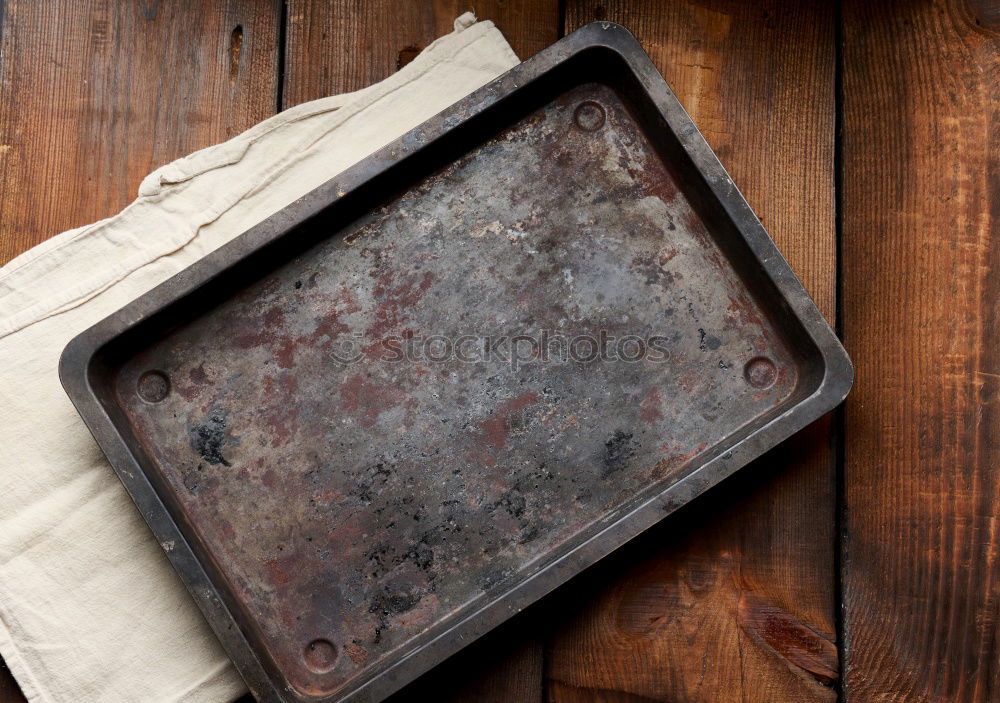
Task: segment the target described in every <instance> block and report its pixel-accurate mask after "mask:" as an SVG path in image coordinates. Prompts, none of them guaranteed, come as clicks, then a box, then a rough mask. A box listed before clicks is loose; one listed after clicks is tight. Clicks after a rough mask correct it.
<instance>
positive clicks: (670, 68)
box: [547, 0, 838, 703]
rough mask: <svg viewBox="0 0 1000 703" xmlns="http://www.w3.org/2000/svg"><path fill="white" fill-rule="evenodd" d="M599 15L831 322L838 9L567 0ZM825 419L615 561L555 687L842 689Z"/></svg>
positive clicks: (702, 697) (778, 693) (739, 695)
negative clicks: (709, 153)
mask: <svg viewBox="0 0 1000 703" xmlns="http://www.w3.org/2000/svg"><path fill="white" fill-rule="evenodd" d="M595 19H608V20H614V21H617V22H621V23H623V24H626V25H627V26H628V27H629V28H630V29H631V30H632V31H633V33H635V34H636V36H637V37H638V39H639V40H640V42H642V44H643V46H644V47H645V48H646V50H647V52H648V53H649V54H650V56H651V58H652V59H653V61H654V62H655V63H656V65H657V67H658V68H659V69H660V71H661V72H662V73H663V75H664V77H665V78H666V79H667V82H668V83H669V84H670V85H671V87H672V88H673V89H674V91H675V92H676V93H677V95H678V97H679V98H680V100H681V102H682V103H683V104H684V106H685V107H686V109H687V110H688V112H689V113H690V114H691V116H692V117H693V118H694V121H695V123H696V124H698V126H699V127H700V129H701V130H702V132H703V133H704V135H705V137H706V139H707V140H708V142H709V144H710V145H711V146H712V148H713V149H714V150H715V151H716V153H717V154H718V155H719V158H720V159H721V160H722V162H723V164H724V165H725V166H726V168H727V169H728V170H729V172H730V173H731V174H732V176H733V179H734V181H735V182H736V183H737V184H738V185H739V186H740V188H741V189H742V191H743V193H744V194H745V195H746V197H747V199H748V200H749V201H750V204H751V206H752V207H753V208H754V210H755V211H756V212H757V214H758V216H759V217H760V218H761V219H762V221H763V222H764V224H765V226H766V227H767V228H768V229H769V231H770V233H771V235H772V237H774V239H775V241H776V242H777V243H778V246H779V247H780V248H781V250H782V252H784V254H785V256H786V257H787V258H788V260H789V262H790V263H791V265H792V267H793V268H794V270H795V271H796V272H797V273H798V275H799V277H800V278H801V279H802V281H803V283H804V284H805V286H806V288H807V289H808V290H809V291H810V293H811V294H812V296H813V297H814V299H815V300H816V301H817V303H818V304H819V306H820V308H821V309H822V310H823V312H824V313H825V314H826V315H827V317H828V319H829V320H831V321H833V319H834V315H835V305H836V302H835V294H836V230H835V213H834V116H835V92H834V82H835V81H834V79H835V68H836V66H835V43H834V36H835V22H836V14H835V11H834V7H833V5H832V4H828V5H823V4H810V3H794V2H783V1H780V0H779V1H776V2H764V3H742V2H704V1H701V0H694V1H687V2H674V3H654V2H642V1H638V0H628V1H617V2H603V1H598V0H588V1H580V2H571V3H569V4H568V5H567V12H566V20H567V24H568V28H569V29H572V28H575V27H576V26H579V25H581V24H584V23H586V22H589V21H592V20H595ZM831 427H832V425H831V423H830V422H829V421H824V422H821V423H819V424H818V425H817V426H814V427H812V428H810V429H809V430H807V431H806V432H805V433H803V434H801V435H799V436H798V437H796V438H794V439H793V440H792V441H791V442H788V443H786V444H785V445H784V446H783V447H782V448H781V449H779V450H778V451H775V452H772V453H771V454H769V455H768V456H767V457H766V458H765V459H763V460H761V461H759V462H757V465H755V466H754V467H752V468H750V469H748V470H747V471H748V472H749V476H743V477H740V479H738V480H737V481H735V482H731V483H729V484H726V485H723V486H721V487H720V488H719V489H718V490H716V491H714V492H713V494H712V495H709V496H706V497H705V498H704V499H702V500H699V501H697V502H696V503H695V504H694V505H693V506H691V509H689V510H686V511H684V513H683V514H682V515H679V516H675V517H673V518H670V519H668V520H667V521H666V522H665V523H664V524H663V525H661V526H660V527H659V528H658V529H657V530H656V535H655V537H653V536H649V537H647V538H644V539H643V540H641V544H642V545H643V548H641V549H635V548H633V549H630V550H629V551H630V552H631V553H632V556H631V558H629V559H628V560H627V563H622V564H621V568H620V569H619V568H618V566H617V564H616V566H615V567H614V568H608V567H599V568H598V569H597V570H596V571H598V572H600V576H599V581H598V583H600V586H599V587H598V588H596V589H593V590H592V591H591V592H590V593H588V594H587V597H586V598H585V599H582V601H583V602H581V603H580V610H579V612H577V613H575V614H573V616H572V617H570V618H569V619H568V621H567V622H566V623H564V624H561V625H560V626H559V627H558V628H557V629H556V634H555V636H554V638H553V640H552V642H551V644H550V647H549V650H548V662H547V671H548V679H547V684H548V694H549V699H550V700H552V701H557V702H558V703H583V702H584V701H605V700H608V701H619V700H620V701H633V700H635V701H639V700H664V701H673V700H682V701H692V702H693V701H704V702H705V703H722V702H725V701H742V702H746V701H761V702H764V701H832V700H834V699H835V698H836V691H835V688H834V686H835V684H836V680H837V675H838V674H837V669H838V664H837V650H836V645H835V644H834V641H835V633H836V627H835V612H836V611H835V593H834V589H835V581H834V579H833V578H832V574H833V572H834V562H835V557H834V546H835V539H834V530H835V488H836V469H835V464H834V457H833V451H832V442H831V437H832V435H831V431H832V430H831ZM616 561H623V560H616ZM584 662H585V663H586V665H584Z"/></svg>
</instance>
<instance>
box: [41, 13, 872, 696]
mask: <svg viewBox="0 0 1000 703" xmlns="http://www.w3.org/2000/svg"><path fill="white" fill-rule="evenodd" d="M498 340H500V341H498ZM503 340H506V341H503ZM59 370H60V376H61V378H62V382H63V384H64V386H65V388H66V390H67V392H68V394H69V396H70V397H71V398H72V400H73V402H74V403H75V404H76V407H77V408H78V409H79V411H80V414H81V415H82V416H83V418H84V420H85V421H86V422H87V424H88V425H89V427H90V429H91V430H92V432H93V434H94V436H95V437H96V438H97V440H98V442H99V443H100V445H101V447H102V448H103V450H104V452H105V453H106V454H107V456H108V458H109V459H110V461H111V463H112V465H113V466H114V468H115V470H116V471H117V472H118V475H119V476H120V477H121V480H122V482H123V483H124V484H125V487H126V488H127V489H128V491H129V493H130V494H131V495H132V497H133V499H134V500H135V502H136V503H137V505H138V507H139V509H140V510H141V512H142V514H143V515H144V517H145V518H146V520H147V522H148V523H149V525H150V527H151V528H152V530H153V532H154V533H155V535H156V537H157V539H158V540H159V542H160V544H161V545H162V546H163V549H164V550H165V551H166V553H167V554H168V556H169V558H170V560H171V561H172V563H173V565H174V566H175V568H176V569H177V571H178V572H179V574H180V576H181V577H182V579H183V580H184V582H185V583H186V584H187V587H188V588H189V589H190V591H191V593H192V595H193V596H194V598H195V600H196V601H197V602H198V605H199V606H200V607H201V609H202V611H203V612H204V614H205V617H206V618H207V619H208V621H209V622H210V623H211V625H212V627H213V628H214V630H215V632H216V634H217V635H218V637H219V639H220V640H221V641H222V643H223V645H224V646H225V648H226V650H227V651H228V652H229V654H230V656H231V657H232V659H233V661H234V662H235V663H236V665H237V667H238V668H239V670H240V672H241V673H242V675H243V677H244V678H245V679H246V681H247V683H248V685H249V686H250V688H251V690H252V691H253V692H254V694H255V695H256V696H257V697H258V699H260V700H262V701H315V700H320V701H334V700H337V701H340V700H351V701H374V700H380V699H381V698H383V697H385V696H386V695H388V694H390V693H392V692H393V691H395V690H397V689H398V688H400V687H401V686H403V685H404V684H406V683H407V682H408V681H410V680H412V679H414V678H415V677H417V676H418V675H420V674H421V673H423V672H424V671H426V670H428V669H429V668H430V667H432V666H434V665H435V664H436V663H438V662H440V661H441V660H443V659H444V658H445V657H447V656H449V655H450V654H452V653H454V652H455V651H457V650H458V649H459V648H461V647H462V646H464V645H465V644H467V643H469V642H470V641H472V640H474V639H475V638H476V637H478V636H480V635H481V634H483V633H484V632H486V631H488V630H489V629H491V628H493V627H494V626H496V625H498V624H499V623H500V622H502V621H504V620H505V619H507V618H509V617H511V616H512V615H513V614H515V613H516V612H518V611H519V610H521V609H522V608H524V607H525V606H526V605H528V604H529V603H531V602H533V601H535V600H537V599H538V598H540V597H541V596H543V595H544V594H545V593H547V592H549V591H551V590H552V589H553V588H555V587H556V586H558V585H559V584H561V583H563V582H564V581H566V580H567V579H569V578H570V577H572V576H573V575H574V574H577V573H578V572H580V571H581V570H582V569H584V568H586V567H587V566H588V565H590V564H592V563H594V562H595V561H597V560H598V559H600V558H601V557H603V556H604V555H606V554H608V553H609V552H610V551H611V550H613V549H615V548H616V547H618V546H620V545H621V544H623V543H624V542H626V541H627V540H629V539H630V538H632V537H634V536H635V535H637V534H638V533H639V532H641V531H642V530H644V529H646V528H647V527H649V526H651V525H652V524H654V523H655V522H657V521H658V520H660V519H661V518H662V517H663V516H665V515H667V514H668V513H669V512H671V511H672V510H674V509H676V508H677V507H679V506H681V505H682V504H684V503H686V502H687V501H689V500H691V499H692V498H694V497H695V496H696V495H698V494H699V493H701V492H702V491H704V490H705V489H707V488H708V487H710V486H712V485H714V484H715V483H717V482H719V481H720V480H722V479H723V478H725V477H726V476H728V475H729V474H731V473H732V472H733V471H735V470H736V469H738V468H739V467H741V466H743V465H745V464H746V463H747V462H749V461H750V460H751V459H753V458H754V457H757V456H758V455H760V454H761V453H762V452H764V451H765V450H767V449H769V448H770V447H772V446H774V445H775V444H776V443H778V442H780V441H782V440H783V439H785V438H786V437H788V436H789V435H791V434H792V433H793V432H795V431H797V430H799V429H801V428H802V427H804V426H805V425H806V424H808V423H810V422H812V421H813V420H815V419H816V418H818V417H819V416H820V415H821V414H823V413H825V412H827V411H829V410H830V409H832V408H833V407H834V406H835V405H837V404H838V403H839V402H840V401H841V400H842V399H843V398H844V396H845V395H846V394H847V391H848V389H849V388H850V385H851V382H852V375H853V372H852V369H851V365H850V362H849V360H848V358H847V356H846V354H845V352H844V350H843V348H842V347H841V345H840V344H839V343H838V341H837V339H836V337H835V335H834V334H833V332H832V331H831V330H830V328H829V327H828V325H827V324H826V323H825V322H824V320H823V318H822V316H821V315H820V313H819V312H818V311H817V309H816V307H815V306H814V305H813V303H812V301H811V300H810V299H809V297H808V295H807V294H806V292H805V290H804V289H803V288H802V286H801V285H800V284H799V282H798V281H797V280H796V278H795V276H794V275H793V273H792V272H791V270H790V269H789V267H788V265H787V263H786V262H785V261H784V259H782V257H781V255H780V254H779V253H778V251H777V250H776V249H775V246H774V244H773V243H772V241H771V240H770V238H769V237H768V236H767V234H766V232H765V231H764V229H763V228H762V226H761V224H760V222H759V221H758V220H757V219H756V218H755V217H754V215H753V213H752V212H751V211H750V208H749V206H748V205H747V203H746V201H745V200H744V199H743V197H742V196H741V195H740V193H739V192H738V191H737V189H736V187H735V186H734V185H733V182H732V180H731V179H730V178H729V176H728V175H727V174H726V172H725V171H724V170H723V168H722V166H721V164H720V163H719V162H718V160H717V159H716V158H715V156H714V155H713V154H712V152H711V150H710V149H709V147H708V145H707V144H706V143H705V141H704V139H703V138H702V136H701V135H700V133H699V132H698V131H697V129H696V128H695V126H694V125H693V124H692V122H691V120H690V118H689V117H688V116H687V114H686V113H685V112H684V110H683V109H682V108H681V106H680V104H679V103H678V101H677V99H676V98H675V97H674V95H673V93H672V92H671V91H670V89H669V88H668V87H667V85H666V84H665V83H664V81H663V79H662V78H661V77H660V76H659V74H658V73H657V72H656V70H655V68H654V67H653V65H652V63H651V62H650V61H649V59H648V57H647V56H646V55H645V54H644V53H643V51H642V49H641V48H640V47H639V45H638V44H637V43H636V41H635V39H634V38H633V37H632V36H631V34H629V33H628V32H627V31H626V30H625V29H623V28H622V27H620V26H618V25H614V24H611V23H595V24H592V25H589V26H587V27H584V28H583V29H580V30H579V31H577V32H575V33H573V34H572V35H570V36H568V37H566V38H565V39H562V40H560V41H559V42H557V43H556V44H555V45H553V46H552V47H550V48H548V49H547V50H545V51H543V52H541V53H540V54H538V55H537V56H535V57H534V58H532V59H531V60H529V61H527V62H525V63H524V64H522V65H520V66H518V67H517V68H515V69H513V70H512V71H510V72H509V73H507V74H505V75H504V76H502V77H500V78H499V79H497V80H496V81H494V82H492V83H490V84H489V85H487V86H485V87H484V88H482V89H481V90H479V91H477V92H476V93H474V94H473V95H471V96H470V97H468V98H467V99H465V100H463V101H461V102H460V103H458V104H457V105H455V106H454V107H452V108H450V109H448V110H446V111H445V112H443V113H441V114H440V115H438V116H437V117H435V118H433V119H431V120H429V121H428V122H426V123H425V124H423V125H422V126H420V127H418V128H417V129H414V130H413V131H411V132H410V133H408V134H406V135H405V136H404V137H402V138H401V139H399V140H398V141H396V142H394V143H392V144H390V145H389V146H388V147H386V148H385V149H383V150H381V151H380V152H378V153H377V154H375V155H374V156H372V157H370V158H368V159H367V160H365V161H364V162H362V163H360V164H358V165H357V166H355V167H353V168H351V169H350V170H348V171H346V172H345V173H343V174H341V175H339V176H337V177H336V178H334V179H333V180H331V181H330V182H328V183H327V184H325V185H323V186H322V187H320V188H318V189H316V190H315V191H313V192H312V193H310V194H309V195H307V196H306V197H304V198H302V199H300V200H298V201H297V202H295V203H293V204H291V205H289V206H288V207H287V208H285V209H284V210H282V211H281V212H279V213H277V214H276V215H274V216H273V217H271V218H270V219H268V220H267V221H265V222H263V223H261V224H260V225H258V226H256V227H254V228H253V229H251V230H250V231H248V232H246V233H245V234H243V235H241V236H240V237H239V238H237V239H236V240H234V241H233V242H232V243H230V244H229V245H227V246H225V247H223V248H222V249H220V250H219V251H216V252H215V253H213V254H211V255H209V256H208V257H206V258H205V259H204V260H202V261H200V262H199V263H197V264H195V265H194V266H192V267H190V268H189V269H187V270H185V271H183V272H182V273H180V274H178V275H177V276H175V277H174V278H172V279H170V280H169V281H167V282H166V283H164V284H163V285H161V286H159V287H158V288H156V289H154V290H153V291H151V292H149V293H148V294H146V295H144V296H143V297H141V298H140V299H138V300H136V301H135V302H133V303H132V304H130V305H128V306H127V307H125V308H124V309H122V310H121V311H119V312H117V313H116V314H114V315H112V316H110V317H109V318H107V319H105V320H103V321H102V322H100V323H98V324H97V325H95V326H94V327H92V328H91V329H89V330H88V331H86V332H84V333H83V334H81V335H80V336H78V337H77V338H76V339H74V340H73V341H72V342H71V343H70V344H69V346H68V347H67V348H66V350H65V352H64V354H63V357H62V360H61V364H60V369H59Z"/></svg>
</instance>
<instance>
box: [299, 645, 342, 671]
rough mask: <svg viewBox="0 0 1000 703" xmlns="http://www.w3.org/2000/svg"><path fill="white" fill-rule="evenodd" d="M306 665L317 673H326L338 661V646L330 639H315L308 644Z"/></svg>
mask: <svg viewBox="0 0 1000 703" xmlns="http://www.w3.org/2000/svg"><path fill="white" fill-rule="evenodd" d="M305 659H306V666H308V667H309V670H310V671H313V672H315V673H317V674H325V673H326V672H328V671H330V669H332V668H333V667H334V665H335V664H336V663H337V648H336V647H334V646H333V643H332V642H330V640H324V639H318V640H313V641H312V642H310V643H309V644H307V645H306V651H305Z"/></svg>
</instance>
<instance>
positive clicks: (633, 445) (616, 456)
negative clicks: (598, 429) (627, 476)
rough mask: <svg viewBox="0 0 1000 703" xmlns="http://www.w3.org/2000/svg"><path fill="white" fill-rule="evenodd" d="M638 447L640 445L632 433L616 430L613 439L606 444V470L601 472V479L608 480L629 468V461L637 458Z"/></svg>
mask: <svg viewBox="0 0 1000 703" xmlns="http://www.w3.org/2000/svg"><path fill="white" fill-rule="evenodd" d="M638 447H639V443H638V442H636V441H634V440H633V439H632V433H631V432H625V431H623V430H615V433H614V434H613V435H611V439H609V440H608V441H607V442H605V443H604V462H603V464H604V468H603V470H602V471H601V478H607V477H608V476H610V475H611V474H613V473H614V472H616V471H620V470H621V469H624V468H625V467H626V466H628V463H629V461H631V460H632V459H633V458H635V453H636V450H637V449H638Z"/></svg>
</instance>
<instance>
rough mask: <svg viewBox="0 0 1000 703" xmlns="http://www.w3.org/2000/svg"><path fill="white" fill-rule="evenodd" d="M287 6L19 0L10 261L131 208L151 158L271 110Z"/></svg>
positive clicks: (188, 147)
mask: <svg viewBox="0 0 1000 703" xmlns="http://www.w3.org/2000/svg"><path fill="white" fill-rule="evenodd" d="M277 39H278V7H277V6H276V5H275V4H274V3H261V2H256V1H255V0H229V1H228V2H214V1H210V0H205V1H203V2H187V3H166V2H164V3H160V2H159V1H158V0H149V1H147V2H128V3H118V2H114V3H107V2H102V1H100V0H87V1H85V2H84V1H81V2H71V3H70V2H58V3H55V2H30V1H27V0H8V2H7V3H6V6H5V9H4V19H3V34H2V45H0V54H2V56H3V63H2V65H0V193H2V194H3V197H2V199H0V263H3V262H6V261H8V260H9V259H11V258H12V257H13V256H15V255H16V254H18V253H20V252H22V251H24V250H25V249H27V248H29V247H31V246H32V245H34V244H37V243H39V242H41V241H43V240H45V239H47V238H48V237H51V236H52V235H54V234H57V233H58V232H60V231H62V230H65V229H69V228H71V227H76V226H79V225H84V224H88V223H90V222H93V221H95V220H98V219H100V218H103V217H107V216H109V215H112V214H114V213H116V212H118V211H119V210H121V209H122V208H123V207H124V206H125V205H127V204H128V203H129V202H130V201H131V200H132V199H133V198H134V197H135V194H136V191H137V188H138V185H139V182H140V181H141V180H142V178H143V177H144V176H145V175H146V174H147V173H148V172H149V171H151V170H152V169H154V168H156V167H157V166H160V165H162V164H165V163H167V162H169V161H172V160H173V159H175V158H178V157H180V156H183V155H185V154H187V153H189V152H191V151H194V150H196V149H199V148H202V147H205V146H209V145H210V144H213V143H215V142H218V141H222V140H224V139H226V138H228V137H230V136H233V135H235V134H236V133H238V132H240V131H242V130H244V129H246V128H247V127H249V126H251V125H253V124H254V123H255V122H257V121H259V120H261V119H264V118H265V117H268V116H269V115H271V114H273V113H274V111H275V107H276V92H277V61H278V52H277Z"/></svg>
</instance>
